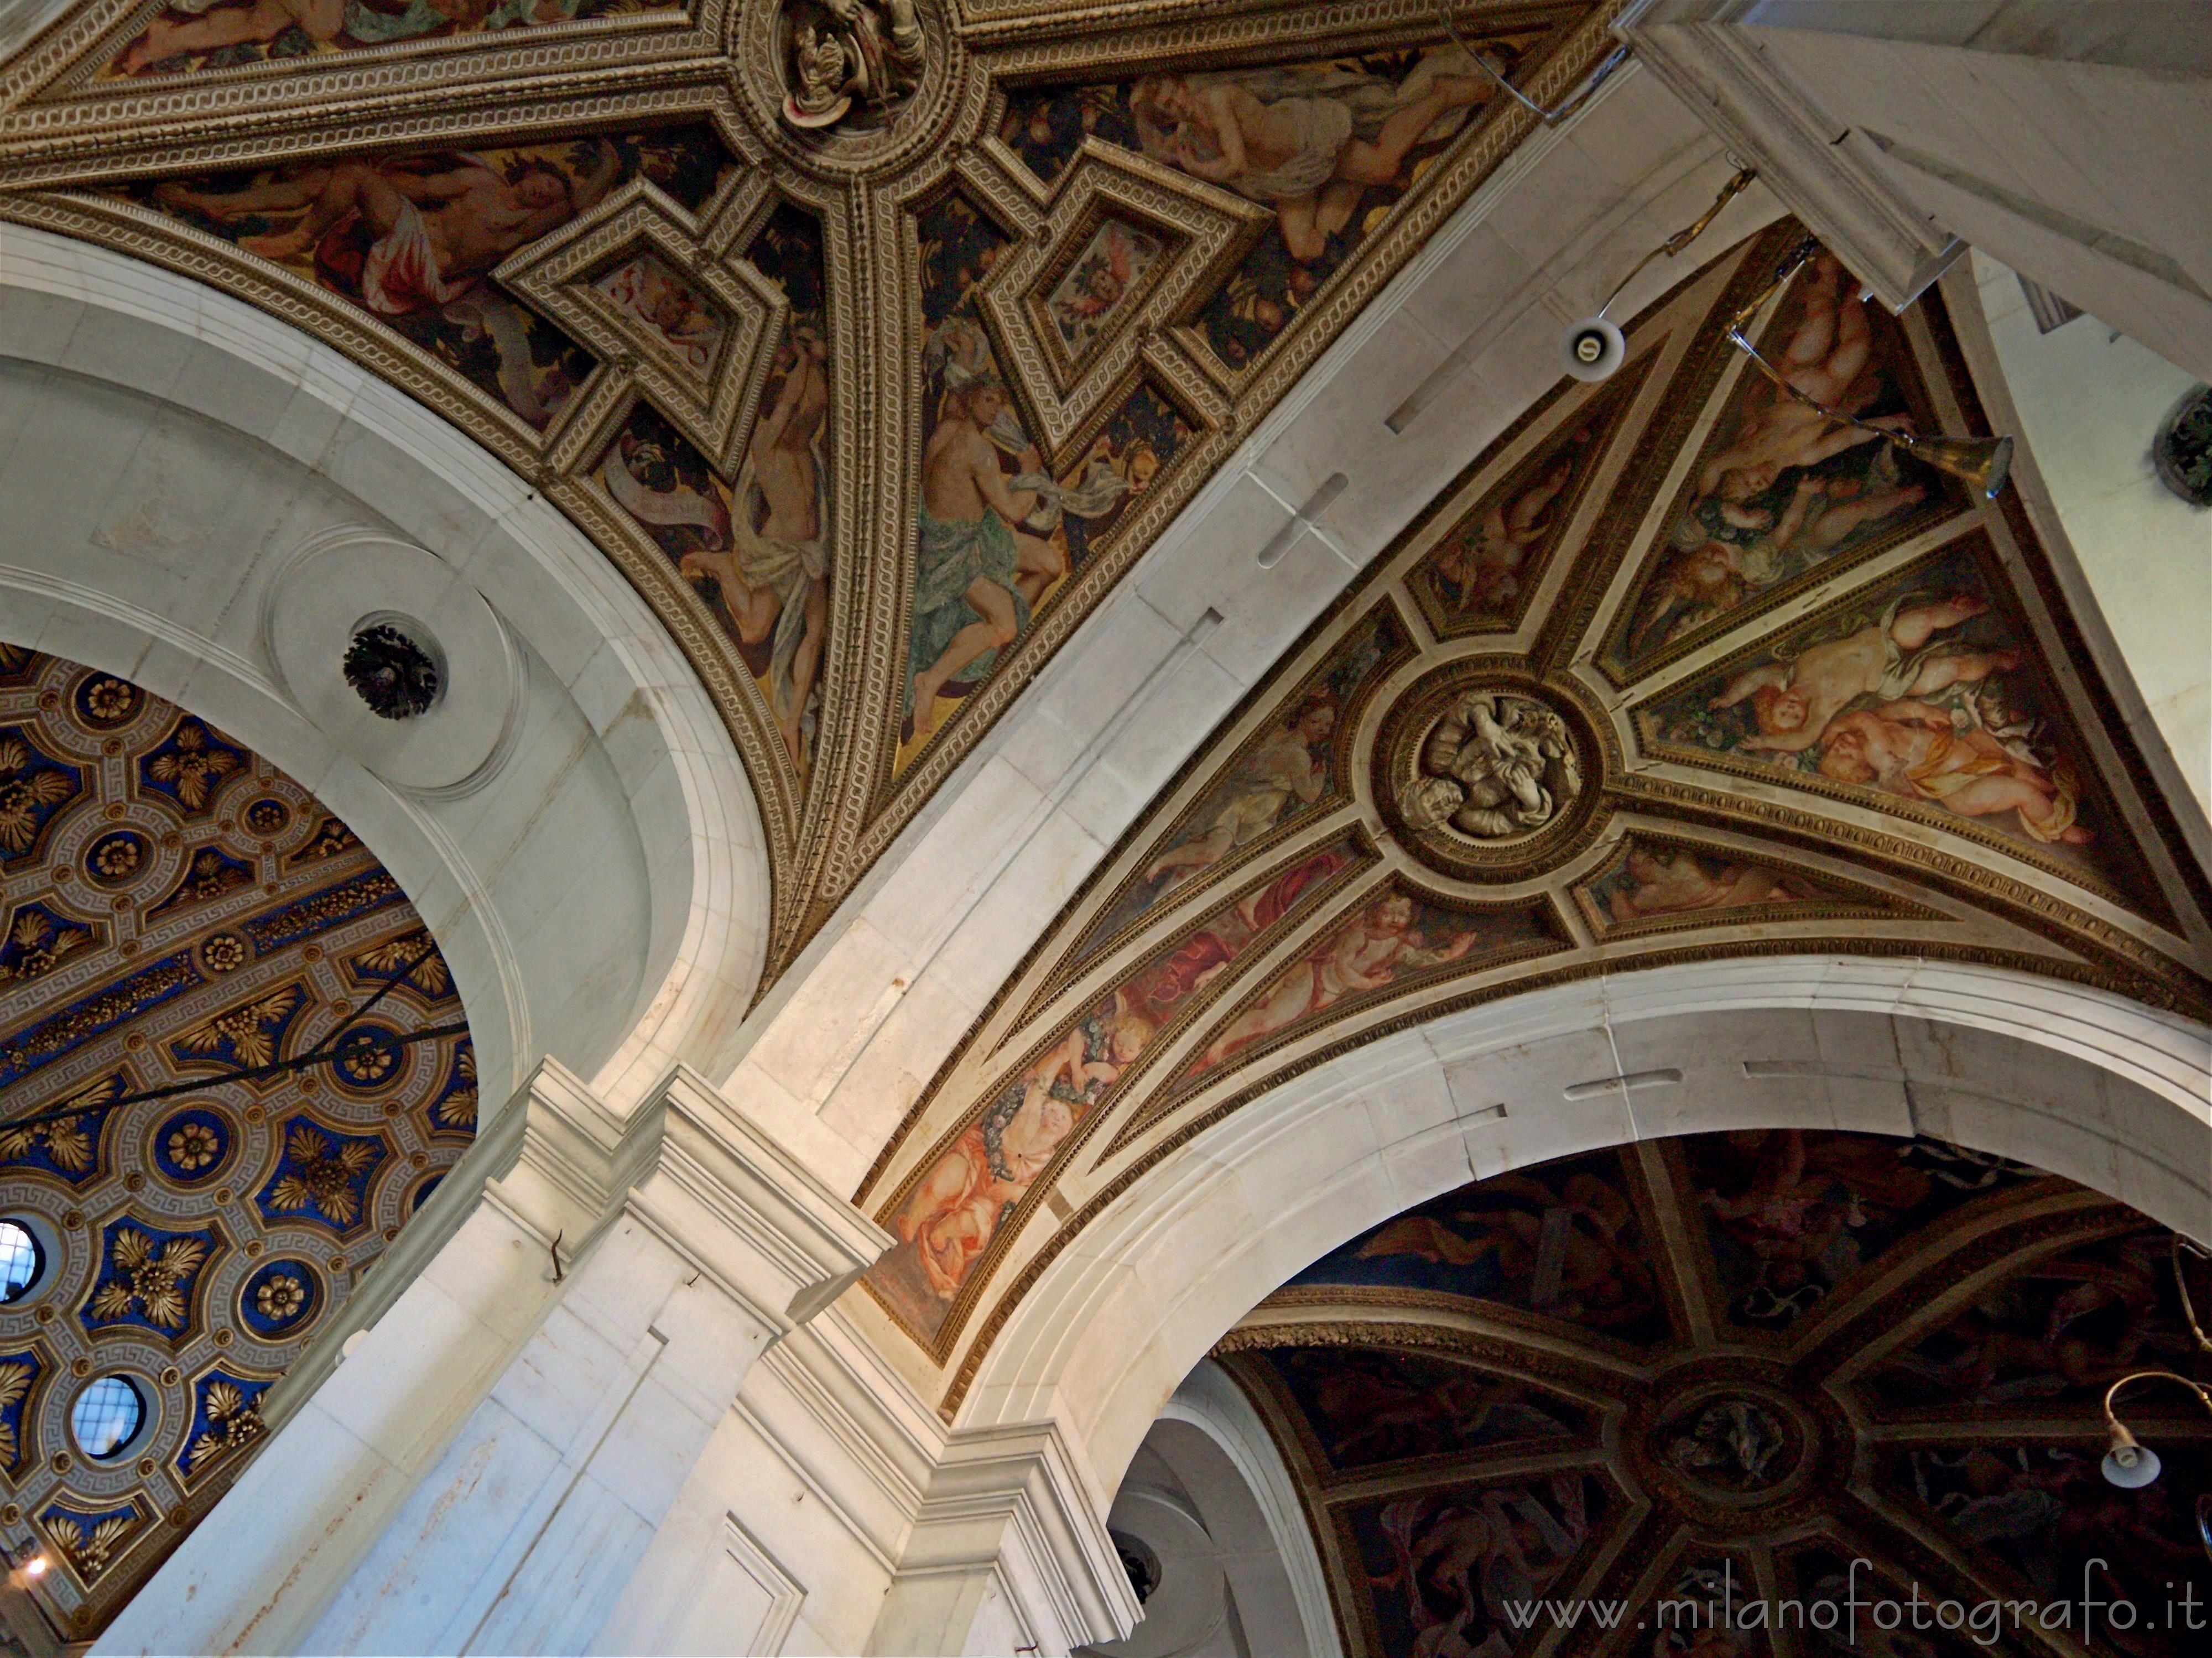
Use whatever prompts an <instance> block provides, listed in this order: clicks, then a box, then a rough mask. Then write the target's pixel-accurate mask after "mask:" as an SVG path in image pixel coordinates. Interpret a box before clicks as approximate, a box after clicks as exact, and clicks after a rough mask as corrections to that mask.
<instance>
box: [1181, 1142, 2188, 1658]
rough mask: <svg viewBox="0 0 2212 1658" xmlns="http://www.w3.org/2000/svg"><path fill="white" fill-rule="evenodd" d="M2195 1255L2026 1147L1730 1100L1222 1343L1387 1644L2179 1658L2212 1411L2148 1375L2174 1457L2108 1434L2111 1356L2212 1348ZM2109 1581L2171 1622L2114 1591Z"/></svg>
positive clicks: (1337, 1573)
mask: <svg viewBox="0 0 2212 1658" xmlns="http://www.w3.org/2000/svg"><path fill="white" fill-rule="evenodd" d="M2180 1272H2191V1273H2192V1274H2193V1278H2191V1279H2187V1280H2185V1279H2184V1278H2182V1277H2180V1276H2178V1274H2179V1273H2180ZM2185 1289H2186V1291H2187V1292H2188V1293H2189V1294H2190V1295H2191V1297H2193V1298H2194V1299H2195V1301H2196V1303H2197V1305H2199V1306H2202V1305H2203V1300H2204V1297H2205V1295H2206V1292H2207V1291H2208V1290H2212V1278H2208V1277H2207V1275H2206V1274H2205V1272H2204V1271H2203V1260H2202V1258H2201V1256H2199V1255H2197V1254H2194V1253H2192V1252H2187V1251H2183V1252H2179V1253H2177V1251H2176V1250H2175V1248H2174V1238H2173V1235H2172V1234H2171V1233H2169V1232H2167V1231H2166V1230H2165V1229H2164V1228H2162V1227H2160V1226H2157V1225H2155V1224H2151V1223H2149V1222H2148V1221H2147V1220H2146V1219H2145V1218H2144V1217H2143V1216H2142V1215H2141V1214H2139V1213H2137V1212H2136V1211H2134V1210H2131V1209H2130V1208H2128V1207H2127V1206H2124V1205H2123V1204H2118V1203H2115V1202H2113V1201H2112V1200H2111V1199H2107V1198H2105V1197H2103V1196H2101V1195H2100V1194H2098V1193H2093V1192H2090V1191H2087V1190H2086V1189H2084V1188H2083V1187H2079V1186H2076V1185H2075V1184H2073V1183H2072V1182H2070V1181H2063V1180H2059V1179H2057V1178H2055V1177H2053V1176H2051V1175H2045V1174H2042V1173H2041V1172H2040V1171H2039V1170H2037V1169H2032V1168H2028V1167H2027V1166H2025V1165H2022V1164H2019V1163H2009V1162H2007V1161H2005V1160H2003V1159H2002V1158H1997V1157H1990V1156H1988V1155H1985V1154H1982V1153H1977V1152H1970V1151H1963V1150H1961V1149H1960V1148H1959V1147H1957V1146H1954V1145H1947V1144H1945V1143H1943V1142H1942V1141H1940V1140H1936V1139H1924V1138H1923V1139H1888V1138H1885V1137H1882V1136H1879V1135H1872V1134H1851V1133H1833V1132H1829V1131H1822V1130H1800V1129H1781V1130H1759V1131H1754V1132H1746V1133H1706V1134H1693V1135H1690V1136H1687V1137H1686V1138H1683V1139H1663V1140H1655V1141H1646V1142H1644V1143H1643V1144H1641V1145H1636V1146H1633V1147H1629V1148H1624V1149H1620V1150H1615V1151H1601V1152H1592V1153H1589V1154H1585V1155H1582V1156H1577V1157H1562V1158H1559V1159H1556V1160H1554V1161H1553V1162H1549V1163H1539V1164H1536V1165H1534V1167H1531V1168H1528V1169H1516V1170H1515V1171H1514V1172H1512V1173H1510V1174H1506V1175H1498V1176H1495V1177H1493V1178H1492V1179H1489V1180H1485V1181H1476V1182H1474V1183H1473V1184H1471V1185H1468V1186H1463V1187H1459V1188H1458V1189H1457V1190H1455V1191H1451V1192H1448V1193H1444V1194H1443V1196H1441V1197H1438V1198H1436V1199H1432V1200H1431V1201H1429V1202H1426V1203H1424V1204H1421V1205H1419V1206H1416V1207H1414V1208H1412V1209H1409V1210H1407V1211H1406V1212H1404V1213H1402V1214H1400V1215H1398V1216H1397V1217H1395V1218H1393V1219H1390V1220H1388V1221H1386V1222H1384V1223H1383V1224H1381V1225H1379V1226H1376V1227H1374V1228H1372V1229H1370V1230H1368V1231H1366V1232H1364V1233H1363V1234H1362V1235H1360V1236H1358V1237H1355V1238H1353V1239H1352V1240H1351V1241H1350V1242H1347V1243H1346V1244H1344V1245H1343V1246H1342V1247H1341V1248H1337V1249H1335V1250H1334V1251H1332V1252H1331V1253H1330V1254H1328V1255H1326V1256H1324V1257H1323V1258H1322V1260H1318V1261H1316V1262H1315V1263H1314V1264H1313V1265H1312V1266H1309V1267H1308V1268H1306V1269H1305V1270H1304V1271H1303V1272H1300V1273H1298V1274H1297V1277H1295V1278H1292V1279H1291V1281H1290V1283H1288V1284H1285V1285H1284V1286H1283V1287H1282V1288H1281V1289H1280V1290H1279V1291H1276V1292H1275V1293H1274V1294H1273V1295H1272V1296H1270V1297H1267V1299H1266V1300H1265V1301H1263V1302H1261V1303H1260V1305H1259V1306H1258V1307H1256V1308H1255V1309H1253V1311H1252V1312H1251V1313H1250V1314H1249V1315H1247V1316H1246V1317H1244V1318H1243V1320H1242V1321H1239V1323H1238V1325H1237V1327H1236V1328H1235V1329H1234V1330H1232V1331H1231V1333H1229V1334H1228V1335H1227V1336H1226V1337H1225V1338H1224V1339H1223V1340H1222V1341H1221V1343H1220V1344H1219V1345H1218V1348H1217V1349H1216V1351H1217V1354H1218V1356H1219V1357H1221V1359H1222V1362H1223V1363H1225V1366H1226V1367H1227V1369H1228V1370H1229V1371H1230V1374H1231V1376H1234V1377H1235V1378H1236V1380H1237V1383H1238V1384H1239V1385H1240V1386H1241V1387H1242V1388H1243V1389H1244V1390H1245V1392H1246V1393H1247V1394H1249V1396H1250V1398H1251V1399H1252V1400H1253V1402H1254V1403H1255V1405H1256V1406H1258V1408H1259V1410H1260V1412H1261V1416H1262V1418H1264V1419H1265V1420H1266V1422H1267V1424H1268V1428H1269V1430H1270V1432H1271V1434H1272V1435H1273V1437H1274V1439H1275V1441H1276V1442H1277V1444H1278V1446H1279V1448H1280V1449H1281V1451H1282V1454H1283V1456H1284V1460H1285V1463H1286V1464H1287V1465H1288V1467H1289V1468H1290V1470H1291V1479H1292V1480H1293V1481H1294V1482H1295V1484H1296V1485H1297V1489H1298V1492H1299V1495H1300V1497H1301V1499H1302V1500H1303V1503H1304V1508H1305V1510H1306V1516H1307V1519H1308V1521H1309V1522H1310V1525H1311V1526H1312V1527H1313V1532H1314V1536H1315V1540H1316V1544H1317V1546H1318V1549H1319V1552H1320V1556H1321V1559H1322V1565H1323V1569H1324V1571H1325V1572H1326V1575H1327V1576H1328V1584H1329V1591H1330V1594H1331V1598H1332V1600H1333V1601H1334V1607H1335V1611H1336V1615H1337V1619H1338V1623H1339V1626H1340V1630H1341V1631H1342V1634H1343V1637H1344V1643H1345V1647H1346V1650H1347V1651H1349V1652H1352V1653H1355V1654H1358V1655H1362V1658H1407V1655H1413V1654H1429V1653H1460V1654H1475V1653H1481V1654H1490V1655H1495V1658H1510V1655H1513V1654H1518V1653H1528V1652H1534V1651H1536V1650H1539V1649H1541V1647H1542V1646H1543V1645H1544V1643H1547V1642H1550V1641H1553V1640H1557V1639H1559V1638H1560V1636H1561V1634H1563V1633H1565V1627H1566V1626H1565V1624H1564V1618H1565V1616H1566V1615H1572V1616H1573V1617H1574V1618H1575V1619H1576V1620H1577V1622H1576V1625H1574V1626H1573V1627H1574V1628H1575V1630H1576V1631H1577V1633H1576V1635H1575V1637H1574V1638H1575V1639H1576V1641H1577V1644H1576V1647H1575V1649H1576V1650H1577V1651H1589V1652H1593V1653H1607V1654H1610V1653H1628V1652H1632V1651H1633V1652H1638V1653H1642V1654H1649V1655H1652V1658H1668V1655H1673V1654H1677V1653H1686V1652H1716V1651H1717V1652H1723V1653H1727V1654H1731V1655H1741V1658H1756V1655H1763V1654H1766V1653H1769V1652H1773V1651H1777V1650H1783V1649H1785V1648H1784V1647H1783V1646H1782V1645H1781V1644H1780V1643H1790V1646H1789V1648H1787V1649H1794V1650H1796V1651H1798V1652H1800V1653H1805V1654H1814V1653H1835V1654H1838V1655H1840V1654H1844V1653H1848V1652H1863V1651H1868V1650H1873V1651H1876V1652H1885V1653H1893V1654H1898V1655H1903V1654H1907V1653H1913V1654H1929V1653H1934V1654H1939V1655H1942V1658H1966V1655H1968V1654H1972V1653H1974V1652H1977V1651H1981V1652H1987V1651H1992V1650H1995V1651H2000V1652H2008V1653H2009V1652H2027V1651H2035V1650H2047V1649H2049V1647H2050V1645H2051V1643H2054V1642H2055V1643H2057V1644H2059V1645H2061V1646H2063V1647H2064V1648H2065V1649H2069V1650H2074V1649H2077V1648H2076V1646H2075V1643H2084V1644H2087V1646H2089V1647H2090V1648H2091V1649H2093V1650H2096V1651H2105V1652H2113V1653H2118V1654H2121V1655H2124V1658H2181V1655H2183V1654H2185V1653H2189V1652H2193V1651H2195V1650H2196V1649H2197V1647H2198V1646H2199V1645H2201V1643H2202V1642H2203V1635H2202V1633H2201V1631H2202V1629H2203V1626H2204V1623H2203V1620H2204V1619H2206V1618H2207V1617H2208V1616H2212V1606H2208V1601H2212V1561H2208V1559H2207V1557H2206V1552H2205V1547H2204V1545H2203V1540H2201V1538H2200V1537H2199V1535H2198V1532H2197V1514H2196V1512H2195V1511H2194V1509H2193V1508H2192V1507H2191V1503H2190V1500H2189V1497H2188V1493H2189V1492H2190V1491H2191V1490H2192V1489H2201V1488H2202V1487H2203V1483H2204V1480H2205V1478H2206V1474H2207V1471H2208V1467H2212V1464H2208V1457H2212V1418H2206V1417H2205V1415H2204V1414H2203V1412H2200V1411H2197V1410H2195V1409H2194V1408H2193V1407H2191V1406H2189V1405H2187V1404H2186V1403H2181V1404H2178V1405H2177V1404H2171V1403H2170V1402H2169V1405H2168V1406H2167V1407H2166V1408H2163V1409H2160V1408H2157V1407H2154V1406H2146V1407H2145V1411H2146V1414H2145V1415H2144V1417H2143V1418H2142V1424H2141V1425H2142V1429H2143V1430H2144V1431H2145V1433H2146V1434H2154V1435H2155V1436H2156V1437H2157V1439H2158V1441H2159V1442H2160V1445H2161V1446H2162V1447H2163V1448H2164V1455H2165V1456H2166V1461H2167V1467H2168V1468H2169V1470H2171V1472H2170V1473H2168V1474H2167V1476H2166V1479H2164V1480H2163V1481H2161V1482H2160V1483H2159V1484H2154V1485H2146V1486H2143V1487H2141V1488H2139V1489H2136V1490H2121V1489H2117V1488H2115V1487H2114V1486H2113V1485H2112V1484H2110V1483H2108V1482H2107V1480H2106V1479H2105V1478H2104V1477H2103V1475H2102V1474H2101V1473H2100V1470H2099V1466H2098V1465H2099V1461H2100V1457H2101V1456H2102V1455H2103V1454H2104V1447H2105V1443H2106V1429H2105V1423H2104V1418H2103V1414H2102V1400H2103V1398H2104V1394H2105V1391H2106V1388H2107V1387H2108V1386H2109V1385H2110V1384H2111V1383H2112V1382H2113V1381H2115V1380H2116V1379H2118V1377H2120V1376H2123V1375H2126V1374H2129V1373H2130V1372H2133V1371H2138V1370H2146V1369H2161V1368H2162V1369H2169V1370H2175V1371H2177V1372H2179V1373H2182V1374H2184V1375H2186V1376H2193V1377H2196V1378H2197V1379H2198V1380H2199V1381H2200V1382H2202V1381H2212V1355H2208V1353H2207V1352H2206V1351H2204V1350H2203V1347H2202V1346H2201V1345H2199V1343H2198V1342H2197V1339H2195V1337H2194V1335H2193V1333H2192V1331H2191V1323H2190V1317H2189V1311H2188V1307H2187V1304H2186V1303H2185V1301H2184V1299H2183V1297H2184V1293H2185ZM1854 1561H1857V1562H1858V1563H1860V1564H1859V1565H1858V1566H1857V1568H1856V1582H1854V1581H1853V1580H1854V1575H1855V1571H1854V1567H1853V1565H1852V1563H1853V1562H1854ZM2085 1572H2086V1574H2087V1575H2086V1576H2085ZM1916 1592H1917V1594H1918V1596H1919V1598H1920V1600H1921V1601H1922V1610H1921V1612H1919V1613H1918V1615H1917V1624H1918V1627H1917V1630H1916V1629H1914V1628H1913V1627H1912V1625H1913V1624H1914V1622H1915V1615H1914V1614H1913V1612H1912V1611H1911V1597H1912V1596H1913V1595H1914V1594H1915V1593H1916ZM2085 1592H2087V1593H2091V1594H2095V1595H2097V1596H2100V1597H2101V1598H2102V1599H2103V1600H2106V1602H2107V1603H2108V1604H2109V1603H2110V1602H2111V1601H2113V1600H2126V1601H2129V1602H2131V1603H2132V1604H2133V1605H2134V1606H2136V1607H2137V1608H2139V1609H2140V1612H2139V1615H2138V1619H2136V1621H2135V1622H2133V1623H2131V1624H2130V1625H2128V1626H2126V1627H2122V1626H2121V1624H2120V1622H2119V1620H2118V1619H2112V1618H2106V1617H2103V1616H2101V1615H2099V1617H2098V1620H2097V1621H2096V1623H2095V1625H2094V1627H2090V1626H2087V1625H2085V1624H2084V1621H2083V1619H2084V1612H2083V1608H2082V1606H2081V1600H2082V1597H2083V1595H2084V1594H2085ZM1854 1596H1856V1597H1857V1598H1858V1599H1859V1600H1860V1602H1861V1604H1860V1605H1859V1606H1858V1607H1857V1610H1856V1612H1854V1611H1853V1609H1852V1607H1851V1606H1850V1599H1851V1598H1852V1597H1854ZM1538 1600H1550V1601H1551V1602H1553V1605H1555V1606H1558V1607H1559V1608H1560V1610H1561V1613H1562V1618H1561V1619H1559V1620H1557V1621H1555V1620H1554V1619H1553V1616H1552V1615H1551V1613H1550V1612H1549V1611H1547V1610H1545V1609H1542V1608H1534V1610H1532V1606H1533V1603H1534V1602H1536V1601H1538ZM1877 1600H1884V1601H1889V1602H1892V1603H1893V1607H1894V1610H1893V1611H1892V1610H1890V1609H1888V1608H1884V1609H1882V1610H1880V1611H1877V1610H1876V1609H1875V1606H1873V1604H1872V1603H1873V1602H1875V1601H1877ZM2192 1600H2193V1602H2194V1605H2195V1607H2196V1611H2195V1613H2194V1616H2193V1620H2192V1617H2191V1614H2190V1612H2188V1611H2187V1606H2188V1605H2189V1604H2190V1602H2191V1601H2192ZM1944 1601H1950V1602H1953V1603H1954V1607H1953V1608H1952V1609H1950V1610H1946V1611H1943V1612H1941V1613H1940V1614H1939V1613H1938V1612H1936V1607H1937V1606H1940V1605H1941V1604H1942V1602H1944ZM1993 1604H1994V1605H1996V1606H2013V1607H2015V1608H2016V1609H2017V1610H2015V1612H2011V1613H2003V1612H1996V1613H1992V1612H1990V1611H1989V1610H1988V1609H1989V1608H1990V1607H1991V1606H1992V1605H1993ZM1939 1616H1940V1617H1941V1619H1942V1620H1943V1622H1942V1626H1941V1627H1937V1626H1936V1620H1937V1619H1938V1617H1939ZM1993 1616H1995V1617H2002V1618H2003V1619H2005V1621H2004V1622H2003V1623H2002V1626H2001V1627H1999V1626H1993V1625H1992V1621H1991V1620H1992V1617H1993ZM1969 1617H1971V1618H1972V1620H1973V1621H1972V1627H1971V1628H1967V1627H1966V1626H1965V1625H1966V1623H1967V1619H1968V1618H1969ZM1885 1624H1887V1628H1886V1627H1885ZM2046 1631H2047V1632H2046ZM2191 1631H2198V1632H2195V1633H2192V1632H2191ZM1908 1637H1909V1638H1908Z"/></svg>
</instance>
